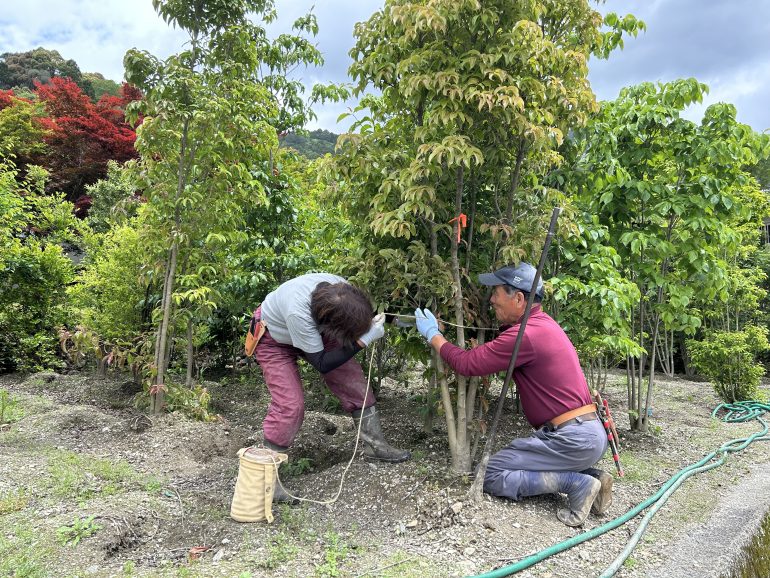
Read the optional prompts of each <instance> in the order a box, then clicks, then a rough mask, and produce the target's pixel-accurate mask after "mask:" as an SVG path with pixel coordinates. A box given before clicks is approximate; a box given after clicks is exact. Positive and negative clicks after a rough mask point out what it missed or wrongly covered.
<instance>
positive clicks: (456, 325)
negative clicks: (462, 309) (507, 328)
mask: <svg viewBox="0 0 770 578" xmlns="http://www.w3.org/2000/svg"><path fill="white" fill-rule="evenodd" d="M385 315H393V316H394V317H403V318H405V319H417V317H415V316H414V315H401V314H400V313H390V312H385ZM436 321H438V322H439V323H442V324H444V325H451V326H452V327H462V328H463V329H479V330H481V329H484V330H486V331H499V330H500V328H499V327H474V326H472V325H458V324H457V323H450V322H449V321H443V320H441V319H437V320H436Z"/></svg>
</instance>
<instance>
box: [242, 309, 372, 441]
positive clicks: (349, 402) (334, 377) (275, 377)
mask: <svg viewBox="0 0 770 578" xmlns="http://www.w3.org/2000/svg"><path fill="white" fill-rule="evenodd" d="M257 315H259V310H257ZM337 347H338V344H337V343H336V342H334V341H331V340H327V339H326V338H324V349H326V350H327V351H329V350H332V349H335V348H337ZM254 356H255V357H256V358H257V362H259V365H260V367H261V368H262V374H263V375H264V377H265V383H266V384H267V389H268V390H269V391H270V406H269V407H268V409H267V415H266V416H265V421H264V422H263V423H262V430H263V431H264V434H265V440H266V441H270V442H272V443H274V444H276V445H279V446H285V447H288V446H290V445H291V443H292V441H294V436H296V435H297V432H298V431H299V428H300V426H301V425H302V420H303V419H304V417H305V395H304V392H303V391H302V381H301V380H300V377H299V368H298V367H297V358H298V357H302V356H303V352H302V350H301V349H297V348H296V347H294V346H292V345H286V344H283V343H278V342H277V341H276V340H275V339H273V338H272V336H271V335H270V328H268V329H267V331H265V334H264V335H263V336H262V339H260V340H259V344H258V345H257V349H256V351H255V352H254ZM323 379H324V381H325V382H326V385H327V387H328V388H329V390H330V391H331V392H332V393H333V394H334V395H335V396H336V397H337V399H339V400H340V402H341V403H342V408H343V409H344V410H345V411H347V412H352V411H353V410H356V409H361V408H362V407H364V392H365V391H366V389H367V384H366V377H365V376H364V372H363V370H362V369H361V365H360V364H359V363H358V362H357V361H356V360H355V359H354V358H351V359H349V360H348V361H346V362H345V363H343V364H342V365H340V366H339V367H338V368H337V369H333V370H332V371H330V372H328V373H325V374H323ZM375 401H376V399H375V398H374V392H373V391H372V389H371V387H370V388H369V391H368V393H367V394H366V406H365V407H369V406H371V405H374V403H375Z"/></svg>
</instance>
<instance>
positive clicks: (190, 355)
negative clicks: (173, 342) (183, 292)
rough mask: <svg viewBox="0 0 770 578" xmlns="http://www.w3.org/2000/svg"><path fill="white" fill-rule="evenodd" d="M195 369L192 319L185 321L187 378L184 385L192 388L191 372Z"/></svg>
mask: <svg viewBox="0 0 770 578" xmlns="http://www.w3.org/2000/svg"><path fill="white" fill-rule="evenodd" d="M194 367H195V348H194V347H193V318H192V317H190V318H189V319H188V320H187V377H186V379H185V385H186V386H187V387H189V388H192V386H193V371H194Z"/></svg>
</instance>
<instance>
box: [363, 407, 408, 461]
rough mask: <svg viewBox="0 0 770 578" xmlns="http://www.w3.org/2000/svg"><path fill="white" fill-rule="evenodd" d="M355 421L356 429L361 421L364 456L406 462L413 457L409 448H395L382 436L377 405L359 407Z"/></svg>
mask: <svg viewBox="0 0 770 578" xmlns="http://www.w3.org/2000/svg"><path fill="white" fill-rule="evenodd" d="M353 421H354V422H355V423H356V429H357V428H358V424H359V422H360V423H361V441H362V442H364V446H365V447H364V457H366V458H368V459H372V460H380V461H383V462H391V463H394V464H395V463H398V462H404V461H406V460H408V459H409V458H411V457H412V454H411V453H409V452H408V451H407V450H400V449H398V448H394V447H393V446H392V445H390V444H389V443H388V442H386V441H385V438H384V437H383V436H382V425H381V424H380V414H379V412H378V411H377V408H376V407H375V406H373V405H372V406H370V407H367V408H366V409H363V410H362V409H357V410H355V411H354V412H353Z"/></svg>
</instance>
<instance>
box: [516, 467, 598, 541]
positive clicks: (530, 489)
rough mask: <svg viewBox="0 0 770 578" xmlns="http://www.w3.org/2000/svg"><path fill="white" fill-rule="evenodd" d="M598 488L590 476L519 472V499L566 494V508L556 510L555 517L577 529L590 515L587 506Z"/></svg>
mask: <svg viewBox="0 0 770 578" xmlns="http://www.w3.org/2000/svg"><path fill="white" fill-rule="evenodd" d="M600 489H601V484H600V483H599V482H598V481H597V480H595V479H593V478H592V477H591V476H587V475H583V474H579V473H577V472H528V471H522V472H521V485H520V486H519V497H522V498H523V497H526V496H539V495H541V494H555V493H557V492H561V493H562V494H567V500H568V502H569V508H559V510H558V511H557V512H556V517H557V518H559V521H561V522H563V523H564V524H566V525H567V526H573V527H574V526H581V525H582V524H583V522H585V521H586V518H587V517H588V512H590V511H591V504H593V502H594V498H595V497H596V495H597V494H598V493H599V490H600Z"/></svg>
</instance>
